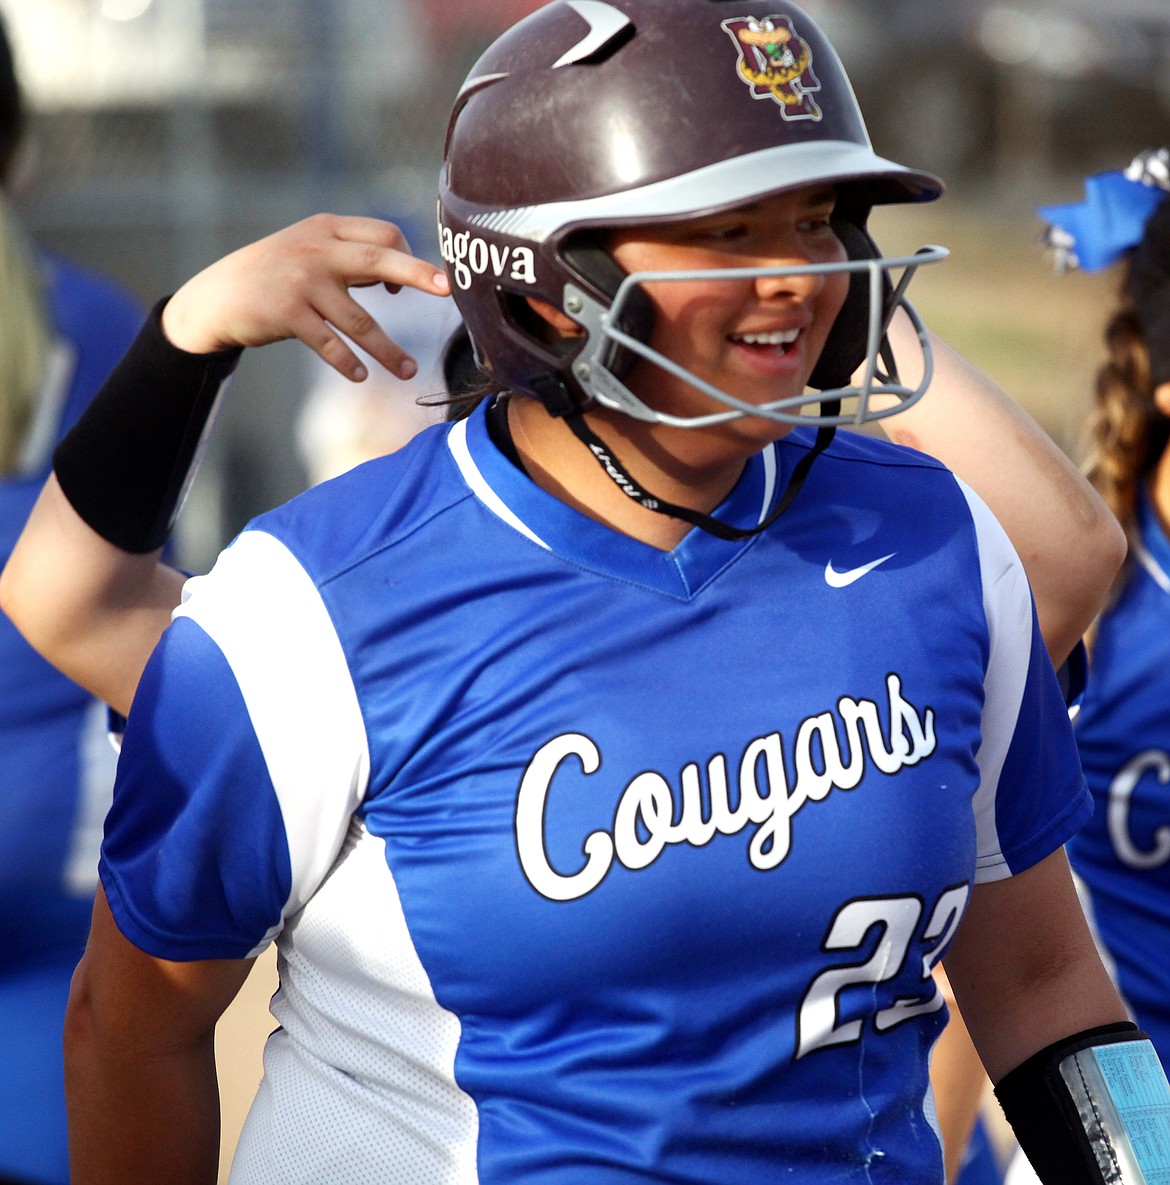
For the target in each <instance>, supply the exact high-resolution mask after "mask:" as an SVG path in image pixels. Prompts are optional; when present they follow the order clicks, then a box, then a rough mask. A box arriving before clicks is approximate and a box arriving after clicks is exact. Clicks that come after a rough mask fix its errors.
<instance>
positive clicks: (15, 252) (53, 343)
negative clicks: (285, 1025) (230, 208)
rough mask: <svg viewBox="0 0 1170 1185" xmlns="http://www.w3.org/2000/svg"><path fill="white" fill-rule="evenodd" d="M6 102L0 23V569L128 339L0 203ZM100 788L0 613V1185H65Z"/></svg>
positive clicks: (85, 743)
mask: <svg viewBox="0 0 1170 1185" xmlns="http://www.w3.org/2000/svg"><path fill="white" fill-rule="evenodd" d="M20 123H21V108H20V103H19V95H18V90H17V86H16V75H15V71H14V70H13V68H12V57H11V54H10V51H9V47H8V43H7V40H6V37H5V33H4V29H3V27H2V26H0V563H3V562H4V561H5V560H7V558H8V555H9V552H10V551H11V550H12V546H13V544H14V543H15V541H16V538H17V536H18V535H19V533H20V530H21V528H22V527H23V526H24V523H25V520H26V519H27V517H28V514H29V511H30V510H31V509H32V506H33V503H34V502H35V500H36V497H37V494H38V493H39V491H40V489H41V486H42V485H43V484H44V482H45V478H46V477H47V476H48V473H49V468H50V462H51V454H52V450H53V447H54V445H55V444H56V443H57V441H58V440H59V439H60V438H61V436H62V434H63V433H64V432H65V430H66V429H68V428H69V427H70V426H71V425H72V424H73V422H74V421H75V420H76V419H77V416H78V415H79V414H80V412H81V410H82V408H83V407H84V406H85V405H86V403H87V402H88V401H89V399H90V398H91V397H92V396H93V394H94V392H95V391H96V390H97V388H98V386H99V385H100V383H101V381H102V379H104V378H105V376H106V375H107V374H108V373H109V371H110V369H111V367H112V366H113V365H114V363H115V362H116V361H117V360H118V358H119V357H120V356H121V355H122V353H123V352H124V351H125V349H126V347H127V346H128V345H129V344H130V342H131V341H132V340H133V339H134V335H135V333H136V332H137V330H138V327H139V325H140V323H141V311H140V310H139V309H138V308H137V307H136V305H135V304H134V303H133V302H132V301H131V300H130V298H129V297H127V296H126V295H125V294H124V293H123V292H122V291H121V290H120V289H117V288H115V287H114V285H112V284H111V283H109V282H108V281H107V280H105V279H102V278H99V277H97V276H94V275H92V274H90V273H89V272H87V271H84V270H82V269H81V268H78V267H76V266H74V265H72V264H70V263H68V262H66V261H65V260H62V259H59V258H56V257H52V256H49V255H47V254H44V253H39V254H38V253H34V251H33V250H32V249H31V248H30V247H29V245H28V244H27V243H26V241H25V239H24V236H23V234H22V231H21V229H20V227H19V226H18V224H17V221H16V218H15V216H14V214H13V213H12V211H11V209H10V208H9V206H8V203H7V199H6V196H5V191H6V185H5V182H6V181H7V178H8V175H9V171H10V165H11V162H12V158H13V155H14V153H15V149H16V145H17V142H18V139H19V131H20ZM113 781H114V751H113V749H112V747H111V746H110V744H109V740H108V738H107V736H106V710H105V708H104V706H103V705H102V704H100V703H99V702H98V701H96V700H94V699H93V698H92V697H91V696H90V695H89V694H88V693H86V692H85V691H83V690H82V689H81V688H80V687H78V686H77V685H76V684H75V683H72V682H70V681H69V680H68V679H66V678H65V677H64V676H62V675H61V674H59V673H58V672H57V671H56V670H54V669H53V667H51V666H50V665H49V664H48V663H47V662H46V661H45V660H44V659H42V658H41V657H39V656H38V655H37V654H36V653H35V652H34V651H33V649H32V648H31V647H30V646H29V645H28V643H27V642H26V641H25V640H24V639H23V638H22V637H21V636H20V634H18V633H17V631H16V629H15V628H14V626H13V625H12V623H11V622H10V621H9V620H8V619H7V618H6V617H4V616H3V615H0V837H2V838H0V1030H2V1034H0V1181H2V1182H37V1183H45V1185H65V1183H66V1182H67V1181H68V1180H69V1166H68V1157H67V1151H66V1138H65V1090H64V1083H63V1075H62V1063H61V1024H62V1019H63V1017H64V1014H65V1001H66V997H67V994H68V990H69V980H70V977H71V976H72V974H73V968H74V966H75V965H76V963H77V960H78V959H79V958H80V957H81V952H82V950H83V949H84V947H85V937H86V933H87V932H88V929H89V918H90V913H91V912H92V909H93V897H94V889H95V887H96V885H97V860H98V845H99V843H100V840H101V823H102V818H103V816H104V815H105V812H106V809H107V808H108V806H109V802H110V791H111V788H112V786H113Z"/></svg>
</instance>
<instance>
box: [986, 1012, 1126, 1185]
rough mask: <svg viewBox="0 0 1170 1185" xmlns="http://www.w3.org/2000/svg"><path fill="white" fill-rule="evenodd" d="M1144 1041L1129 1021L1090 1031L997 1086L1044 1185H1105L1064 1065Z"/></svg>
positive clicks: (1056, 1045)
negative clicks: (1097, 1050) (1090, 1052)
mask: <svg viewBox="0 0 1170 1185" xmlns="http://www.w3.org/2000/svg"><path fill="white" fill-rule="evenodd" d="M1144 1040H1147V1037H1146V1034H1145V1033H1143V1032H1142V1031H1141V1030H1140V1029H1139V1028H1138V1027H1137V1025H1135V1024H1131V1023H1130V1022H1129V1021H1118V1022H1117V1023H1116V1024H1109V1025H1099V1026H1098V1027H1096V1028H1092V1029H1085V1030H1084V1031H1083V1032H1080V1033H1074V1034H1072V1035H1071V1036H1069V1037H1065V1038H1064V1039H1063V1040H1061V1041H1056V1042H1054V1043H1053V1044H1052V1045H1049V1046H1047V1047H1045V1048H1044V1049H1041V1050H1040V1051H1039V1053H1034V1054H1032V1056H1031V1057H1030V1058H1028V1059H1027V1060H1026V1061H1023V1062H1021V1063H1020V1064H1019V1065H1018V1066H1016V1068H1015V1069H1014V1070H1011V1071H1009V1072H1008V1073H1007V1074H1005V1075H1004V1076H1003V1077H1002V1078H1001V1079H1000V1080H999V1082H998V1083H997V1084H996V1087H995V1097H996V1098H997V1099H998V1100H999V1105H1000V1106H1001V1107H1002V1108H1003V1113H1004V1115H1005V1116H1006V1118H1007V1121H1008V1122H1009V1123H1010V1124H1011V1125H1012V1130H1013V1131H1014V1132H1015V1135H1016V1139H1017V1140H1018V1141H1019V1143H1020V1147H1021V1148H1022V1149H1023V1151H1024V1154H1025V1155H1026V1156H1027V1158H1028V1160H1029V1162H1030V1163H1031V1165H1032V1168H1033V1169H1035V1170H1036V1175H1037V1176H1038V1177H1039V1178H1040V1180H1041V1181H1042V1182H1043V1183H1044V1185H1103V1183H1104V1177H1103V1175H1102V1173H1101V1170H1100V1168H1099V1167H1098V1165H1097V1160H1096V1157H1095V1156H1094V1154H1093V1150H1092V1146H1091V1145H1090V1143H1089V1139H1088V1136H1087V1135H1086V1134H1085V1128H1084V1124H1083V1123H1082V1122H1081V1119H1080V1116H1079V1114H1078V1112H1077V1108H1076V1104H1075V1103H1074V1102H1073V1099H1072V1097H1071V1095H1070V1094H1069V1092H1068V1089H1067V1087H1065V1086H1064V1084H1063V1081H1062V1079H1061V1076H1060V1063H1061V1062H1062V1061H1063V1060H1064V1059H1065V1058H1066V1057H1068V1056H1069V1055H1070V1054H1074V1053H1077V1052H1079V1051H1080V1050H1082V1049H1088V1048H1089V1047H1090V1046H1093V1045H1108V1044H1111V1043H1115V1042H1118V1041H1144Z"/></svg>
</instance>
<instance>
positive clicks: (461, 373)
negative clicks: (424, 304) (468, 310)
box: [426, 324, 503, 422]
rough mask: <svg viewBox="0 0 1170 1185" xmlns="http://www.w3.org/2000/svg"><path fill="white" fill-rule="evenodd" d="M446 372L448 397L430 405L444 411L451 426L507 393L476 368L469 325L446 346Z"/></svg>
mask: <svg viewBox="0 0 1170 1185" xmlns="http://www.w3.org/2000/svg"><path fill="white" fill-rule="evenodd" d="M442 368H443V387H444V394H442V395H440V396H438V397H437V398H435V399H433V400H427V401H426V402H427V405H428V406H431V407H441V408H442V409H443V417H444V419H446V420H447V421H449V422H454V421H455V420H465V419H466V418H467V417H468V416H469V415H471V413H472V412H473V411H475V409H476V408H477V407H478V406H479V405H480V404H481V403H482V402H483V401H484V400H485V399H487V398H488V397H489V396H492V395H498V394H500V393H501V391H502V390H503V388H501V387H500V386H499V384H497V383H494V382H492V380H491V379H489V378H488V377H487V375H486V374H484V373H483V371H482V370H480V368H479V367H478V366H477V365H476V362H475V350H474V349H473V348H472V345H471V337H470V335H469V334H468V332H467V327H466V326H465V325H462V324H461V325H460V326H459V327H458V328H457V329H456V330H455V331H454V332H453V333H452V334H451V336H450V337H449V338H448V339H447V342H446V344H445V345H444V346H443V353H442Z"/></svg>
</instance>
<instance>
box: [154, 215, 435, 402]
mask: <svg viewBox="0 0 1170 1185" xmlns="http://www.w3.org/2000/svg"><path fill="white" fill-rule="evenodd" d="M372 284H383V285H385V286H386V287H387V288H388V289H389V290H390V291H398V290H400V289H402V288H404V287H408V286H409V287H412V288H417V289H418V290H420V291H422V292H427V293H431V294H433V295H436V296H447V295H449V293H450V285H449V284H448V282H447V277H446V275H445V273H444V272H443V271H442V269H441V268H438V267H436V266H435V265H434V264H432V263H428V262H427V261H426V260H424V259H418V258H417V257H416V256H414V255H412V254H411V253H410V247H409V244H408V243H407V242H406V239H405V237H404V236H403V234H402V231H401V230H400V229H399V228H398V227H397V226H395V225H394V224H393V223H390V222H384V221H382V220H381V219H377V218H365V217H360V216H342V215H334V214H318V215H314V216H313V217H311V218H306V219H304V220H303V221H301V222H298V223H296V224H294V225H293V226H290V227H286V228H284V229H283V230H280V231H277V232H276V233H275V234H272V235H269V236H268V237H267V238H265V239H261V240H259V241H258V242H255V243H251V244H249V245H248V246H246V247H242V248H240V249H239V250H238V251H235V252H233V253H232V254H230V255H228V256H225V257H224V258H223V259H221V260H219V261H218V262H216V263H214V264H212V265H211V266H210V267H209V268H206V269H205V270H204V271H202V272H200V273H199V274H198V275H197V276H195V277H193V278H192V279H191V280H189V281H187V283H186V284H184V285H183V286H182V287H181V288H180V289H179V291H178V292H177V293H176V294H175V295H174V296H173V297H172V298H171V300H170V302H169V303H168V305H167V307H166V309H165V310H164V313H163V328H164V331H165V332H166V334H167V336H168V337H169V338H170V339H171V341H172V342H173V343H174V344H175V345H177V346H179V347H180V348H182V349H185V350H188V351H190V352H191V353H211V352H213V351H215V350H221V349H226V348H229V347H233V346H262V345H266V344H267V343H269V342H275V341H282V340H285V339H287V338H297V339H299V340H300V341H302V342H304V343H305V344H306V345H307V346H308V347H309V348H310V349H312V350H313V351H314V352H315V353H316V354H318V355H319V356H320V357H321V358H322V359H323V360H324V361H325V362H326V363H328V364H329V365H330V366H332V367H333V368H334V369H336V370H337V371H339V372H340V373H341V374H343V375H345V376H346V377H347V378H351V379H354V380H356V381H360V380H361V379H363V378H365V376H366V368H365V367H364V366H363V364H362V363H361V361H360V360H359V359H358V357H357V355H356V354H355V353H354V351H353V349H352V348H351V346H350V345H349V344H348V343H347V342H346V341H345V340H344V338H348V339H349V340H350V342H353V343H355V344H356V345H358V346H360V347H361V348H362V349H363V350H365V351H366V352H367V353H368V354H369V355H371V357H373V358H375V359H377V360H378V362H379V363H381V364H382V365H383V366H385V367H386V368H387V370H389V371H390V372H391V373H392V374H395V375H397V376H398V377H399V378H402V379H409V378H412V377H413V376H414V375H415V374H416V373H417V370H418V365H417V363H416V362H415V360H414V359H412V358H411V357H410V356H409V355H408V354H407V353H406V351H405V350H403V349H402V348H401V347H400V346H399V345H398V344H397V343H396V342H394V341H393V340H392V339H391V338H390V337H389V336H388V335H387V334H386V333H385V331H384V330H383V329H382V328H381V326H380V325H378V323H377V322H376V321H375V320H374V318H373V317H371V316H370V314H369V313H368V312H367V311H366V310H365V309H364V308H362V306H361V305H360V304H359V303H358V302H357V301H356V300H355V299H354V297H353V295H352V294H351V292H350V289H351V288H356V287H364V286H368V285H372ZM342 335H344V337H343V336H342Z"/></svg>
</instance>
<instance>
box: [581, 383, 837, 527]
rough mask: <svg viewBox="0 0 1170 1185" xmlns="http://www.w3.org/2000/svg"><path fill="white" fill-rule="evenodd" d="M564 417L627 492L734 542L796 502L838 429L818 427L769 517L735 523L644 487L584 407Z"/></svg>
mask: <svg viewBox="0 0 1170 1185" xmlns="http://www.w3.org/2000/svg"><path fill="white" fill-rule="evenodd" d="M821 409H822V412H823V413H824V414H826V415H834V416H835V415H837V414H838V413H839V412H840V410H841V401H840V400H839V399H826V400H823V401H822V402H821ZM564 418H565V422H566V423H567V424H568V425H569V427H570V428H571V429H572V430H573V433H574V435H575V436H576V437H577V439H578V440H580V441H581V443H582V444H583V445H585V447H586V448H587V449H588V450H589V451H590V452H591V453H592V454H593V457H594V459H595V460H596V461H597V463H598V464H599V465H600V466H601V468H602V469H603V470H604V471H605V473H606V475H607V476H608V477H609V479H610V480H611V481H612V482H613V483H614V484H615V485H616V486H617V487H618V489H620V490H621V491H622V493H623V494H625V495H627V496H628V497H629V498H631V499H632V500H633V501H635V502H637V503H638V504H639V505H641V506H644V507H645V508H646V509H647V510H653V511H656V512H657V513H658V514H666V515H669V516H670V517H671V518H679V519H682V520H683V522H687V523H690V524H691V526H694V527H699V528H700V529H701V530H704V531H706V532H707V533H708V534H709V535H715V536H716V537H717V538H719V539H726V540H728V541H731V542H735V541H738V540H740V539H748V538H750V537H751V536H752V535H758V534H760V532H761V531H766V530H767V529H768V528H769V527H770V526H771V525H772V524H773V523H774V522H775V521H776V520H777V519H778V518H779V517H780V516H781V515H782V514H783V513H784V512H785V511H786V510H787V509H788V507H789V506H791V505H792V500H793V499H794V498H795V497H796V495H797V494H798V493H799V492H800V487H801V486H802V485H804V479H805V478H806V477H807V476H808V471H809V470H810V469H811V468H812V464H813V462H814V461H815V460H816V459H817V457H819V456H820V455H821V453H823V452H824V451H825V449H826V448H828V447H829V442H830V441H831V440H832V439H833V436H834V434H835V433H836V431H837V428H836V425H835V424H821V425H820V426H819V427H818V428H817V435H816V440H815V441H813V446H812V448H810V449H809V450H808V452H807V453H805V454H804V456H803V457H801V458H800V460H799V461H798V462H797V464H796V466H795V468H794V469H793V470H792V475H791V477H789V479H788V485H787V486H786V487H785V490H784V493H783V494H782V495H781V496H780V497H779V499H777V501H776V504H775V505H774V506H773V507H772V509H771V511H770V512H769V513H768V515H767V517H766V518H765V519H764V520H763V521H762V522H761V523H759V525H758V526H755V527H733V526H732V525H731V524H730V523H725V522H724V521H723V520H722V519H718V518H714V517H712V516H711V515H709V514H703V513H702V511H699V510H692V509H691V508H690V507H689V506H678V505H676V504H675V503H673V502H667V501H666V499H665V498H657V497H655V496H654V495H653V494H651V493H650V492H649V491H647V490H645V489H643V487H642V486H641V485H640V483H638V482H636V481H635V480H634V479H633V478H632V477H631V476H630V473H629V470H627V469H626V467H625V466H624V465H623V464H622V463H621V461H619V460H618V459H617V457H615V456H614V454H613V450H612V449H611V448H609V447H608V446H607V445H606V444H605V442H604V441H603V440H602V439H601V437H599V436H598V435H597V433H596V432H594V431H593V429H592V428H590V427H589V425H588V424H587V423H586V422H585V416H584V414H583V413H582V411H581V409H580V408H574V409H573V411H571V412H569V413H568V414H567V415H566V416H565V417H564Z"/></svg>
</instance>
